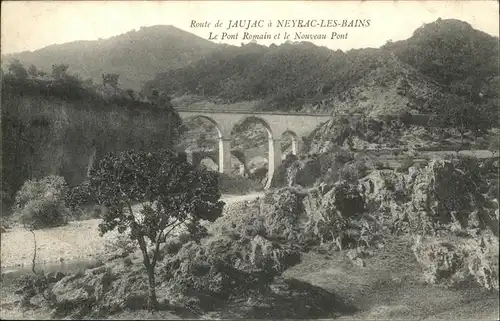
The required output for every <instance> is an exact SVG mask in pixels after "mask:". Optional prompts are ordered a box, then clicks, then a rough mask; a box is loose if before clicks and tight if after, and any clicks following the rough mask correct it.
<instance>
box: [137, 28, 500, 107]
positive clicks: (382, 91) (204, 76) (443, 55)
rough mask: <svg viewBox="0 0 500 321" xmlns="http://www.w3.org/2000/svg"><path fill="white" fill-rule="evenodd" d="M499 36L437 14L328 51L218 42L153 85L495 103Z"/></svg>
mask: <svg viewBox="0 0 500 321" xmlns="http://www.w3.org/2000/svg"><path fill="white" fill-rule="evenodd" d="M498 53H499V47H498V39H497V38H495V37H492V36H490V35H487V34H485V33H483V32H480V31H477V30H475V29H473V28H472V27H471V26H470V25H469V24H467V23H465V22H461V21H457V20H438V21H436V22H433V23H430V24H427V25H425V26H423V27H421V28H419V29H418V30H416V31H415V32H414V34H413V36H412V37H411V38H409V39H407V40H403V41H398V42H395V43H392V42H388V43H387V44H386V45H385V46H383V47H382V48H380V49H360V50H350V51H348V52H342V51H339V50H337V51H332V50H329V49H327V48H325V47H318V46H315V45H313V44H311V43H307V42H302V43H285V44H283V45H280V46H275V45H271V46H270V47H265V46H259V45H257V44H248V45H244V46H242V47H228V48H222V49H220V50H218V51H216V52H213V53H212V54H211V55H209V56H207V57H205V58H203V59H201V60H199V61H197V62H196V63H194V64H192V65H189V66H186V67H183V68H179V69H175V70H174V69H173V70H169V71H167V72H164V73H159V74H158V75H157V76H156V78H155V79H154V80H152V81H150V82H148V83H147V84H146V86H145V87H144V92H149V91H150V90H151V89H152V88H158V89H159V90H163V91H166V92H170V93H175V94H178V95H182V94H191V95H201V96H205V97H206V98H208V99H220V100H223V101H227V102H238V101H244V100H256V99H261V100H263V103H262V104H261V106H260V107H261V108H264V109H271V110H272V109H282V110H298V109H303V110H304V109H306V110H307V109H308V108H315V109H322V110H328V111H333V110H336V111H337V110H339V109H342V108H343V107H345V108H346V109H347V108H348V109H349V110H354V109H356V111H361V112H372V111H377V112H379V113H390V114H392V113H395V112H396V113H397V112H399V111H401V110H404V111H411V110H414V111H417V112H423V113H429V112H431V113H436V112H439V110H440V109H441V108H443V106H446V105H449V104H450V102H451V103H460V104H462V105H464V104H472V105H475V106H481V107H484V108H483V109H485V110H488V111H490V112H491V111H492V110H493V111H495V110H497V109H498V92H497V91H496V88H498V84H499V79H498Z"/></svg>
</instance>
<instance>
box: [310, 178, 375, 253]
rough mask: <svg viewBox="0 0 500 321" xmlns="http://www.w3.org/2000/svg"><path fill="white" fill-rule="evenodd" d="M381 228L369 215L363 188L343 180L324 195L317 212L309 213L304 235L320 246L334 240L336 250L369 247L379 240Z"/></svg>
mask: <svg viewBox="0 0 500 321" xmlns="http://www.w3.org/2000/svg"><path fill="white" fill-rule="evenodd" d="M308 203H310V201H309V202H308ZM379 225H380V224H379V222H378V221H377V218H376V217H374V216H373V215H371V214H370V213H367V211H366V205H365V199H364V197H363V194H362V191H361V189H360V187H359V186H358V185H356V184H351V183H349V182H347V181H340V182H337V183H336V184H335V185H334V186H333V188H332V189H331V190H330V191H329V192H328V193H326V194H325V195H324V196H323V198H322V200H321V204H320V206H319V208H318V210H317V211H313V212H311V213H310V215H309V221H308V222H307V224H306V226H305V231H304V234H305V235H308V236H310V238H311V240H313V242H314V241H315V242H316V243H320V244H324V243H328V242H332V241H333V242H334V243H335V245H336V247H337V249H343V248H346V247H357V246H358V245H360V244H361V245H368V246H370V245H372V243H373V242H375V241H376V240H377V239H378V238H379V236H378V235H377V234H378V233H380V231H379V229H380V226H379Z"/></svg>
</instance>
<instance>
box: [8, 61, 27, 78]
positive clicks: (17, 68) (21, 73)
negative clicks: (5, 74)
mask: <svg viewBox="0 0 500 321" xmlns="http://www.w3.org/2000/svg"><path fill="white" fill-rule="evenodd" d="M9 73H10V74H11V75H13V76H14V78H16V79H26V78H28V71H27V70H26V68H24V66H23V65H22V64H21V62H20V61H19V60H17V59H16V60H14V61H13V62H11V63H10V64H9Z"/></svg>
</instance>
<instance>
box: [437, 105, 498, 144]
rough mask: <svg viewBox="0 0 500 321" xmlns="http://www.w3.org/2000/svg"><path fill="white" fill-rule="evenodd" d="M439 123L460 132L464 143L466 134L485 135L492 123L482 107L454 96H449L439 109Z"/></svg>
mask: <svg viewBox="0 0 500 321" xmlns="http://www.w3.org/2000/svg"><path fill="white" fill-rule="evenodd" d="M438 121H439V123H440V124H441V125H442V126H445V127H452V128H455V129H456V130H458V132H459V133H460V136H461V138H462V143H463V142H464V136H465V133H466V132H468V131H472V133H473V134H474V135H480V134H484V133H485V132H486V131H487V130H488V129H489V128H490V127H491V122H490V121H489V120H488V119H486V117H485V114H484V111H483V110H482V108H481V106H478V105H477V104H474V103H471V102H470V101H468V100H466V99H464V98H461V97H457V96H452V95H447V96H446V97H445V98H444V100H443V102H442V104H441V106H440V107H439V109H438Z"/></svg>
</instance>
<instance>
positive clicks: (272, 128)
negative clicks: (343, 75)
mask: <svg viewBox="0 0 500 321" xmlns="http://www.w3.org/2000/svg"><path fill="white" fill-rule="evenodd" d="M176 111H177V112H178V114H179V116H180V117H181V119H183V120H187V119H191V118H198V117H201V118H204V119H207V120H208V121H210V122H212V123H213V124H214V126H215V128H216V129H217V132H218V136H219V137H218V138H219V152H218V159H217V160H218V162H217V163H218V165H219V172H221V173H225V172H228V171H229V170H231V153H232V151H231V140H230V136H231V131H232V130H233V128H234V126H235V125H237V124H240V123H241V122H243V121H247V120H249V121H253V122H255V123H260V124H262V125H263V126H264V128H265V129H266V130H267V134H268V139H269V153H268V180H267V184H266V188H268V187H269V186H270V184H271V180H272V177H273V175H274V172H275V170H276V168H277V167H278V166H279V165H280V164H281V138H282V136H283V135H284V134H289V135H291V137H292V153H293V154H295V155H297V154H298V152H299V146H300V144H301V143H302V137H305V136H307V135H308V134H310V133H311V132H312V131H313V130H314V129H315V128H316V127H318V126H319V125H321V124H322V123H324V122H326V121H328V120H329V119H331V115H330V114H311V113H309V114H308V113H280V112H249V111H212V110H193V109H176ZM233 154H234V152H233ZM193 161H194V160H193Z"/></svg>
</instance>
